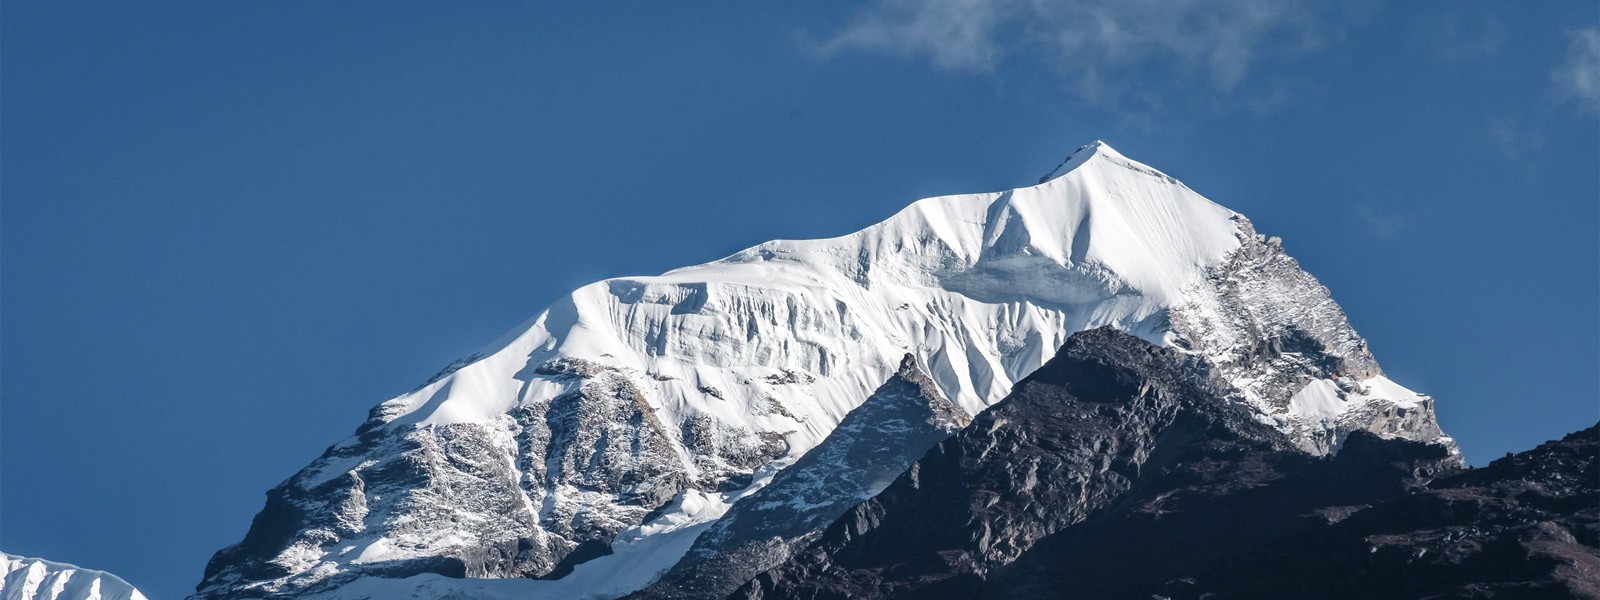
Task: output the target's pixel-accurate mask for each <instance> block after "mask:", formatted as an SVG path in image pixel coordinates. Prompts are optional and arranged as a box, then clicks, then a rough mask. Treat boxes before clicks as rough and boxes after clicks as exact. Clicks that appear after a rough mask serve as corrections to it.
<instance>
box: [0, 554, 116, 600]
mask: <svg viewBox="0 0 1600 600" xmlns="http://www.w3.org/2000/svg"><path fill="white" fill-rule="evenodd" d="M0 600H145V596H144V594H142V593H140V592H139V590H137V589H134V587H133V586H132V585H131V584H129V583H128V582H126V581H123V580H122V578H120V577H117V576H116V575H112V574H110V573H107V572H105V571H96V570H93V569H85V568H83V567H79V566H77V565H69V564H66V563H58V562H52V561H48V560H44V559H39V558H26V557H22V556H13V555H10V554H5V553H0Z"/></svg>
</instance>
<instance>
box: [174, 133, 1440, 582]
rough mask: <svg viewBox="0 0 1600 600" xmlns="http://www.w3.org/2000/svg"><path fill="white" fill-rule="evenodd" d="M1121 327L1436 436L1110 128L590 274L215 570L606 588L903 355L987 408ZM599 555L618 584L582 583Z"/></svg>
mask: <svg viewBox="0 0 1600 600" xmlns="http://www.w3.org/2000/svg"><path fill="white" fill-rule="evenodd" d="M1108 324H1109V325H1114V326H1116V327H1118V328H1120V329H1123V330H1125V331H1128V332H1131V333H1134V334H1136V335H1139V336H1141V337H1143V338H1145V339H1147V340H1150V341H1152V342H1156V343H1161V344H1167V345H1172V346H1175V347H1178V348H1180V349H1182V350H1184V351H1185V352H1187V353H1189V354H1190V355H1191V356H1192V357H1193V363H1194V372H1195V376H1196V377H1199V378H1205V379H1209V380H1211V381H1212V382H1214V383H1216V384H1217V385H1219V386H1222V387H1224V388H1227V389H1228V390H1230V392H1229V393H1230V394H1231V395H1232V397H1234V398H1235V399H1236V400H1237V401H1239V402H1244V403H1248V404H1250V405H1252V406H1254V407H1255V408H1256V409H1257V410H1258V412H1259V415H1260V419H1261V420H1262V421H1263V422H1267V423H1271V424H1273V425H1275V426H1278V427H1280V428H1282V429H1284V430H1285V431H1289V432H1291V433H1293V434H1294V435H1295V436H1296V437H1297V439H1300V440H1301V441H1302V443H1303V445H1304V447H1305V449H1306V450H1307V451H1308V452H1313V453H1324V452H1327V451H1329V450H1330V449H1332V448H1334V447H1336V446H1337V444H1338V443H1339V441H1340V440H1341V439H1342V436H1343V434H1344V433H1347V432H1349V431H1351V430H1354V429H1369V430H1374V431H1378V432H1380V433H1383V434H1386V435H1393V436H1401V437H1410V438H1417V439H1436V438H1442V437H1443V434H1442V433H1440V432H1439V430H1438V428H1437V425H1436V424H1435V423H1434V420H1433V413H1432V404H1431V400H1430V399H1428V398H1427V397H1425V396H1419V395H1417V394H1415V393H1413V392H1411V391H1409V390H1406V389H1405V388H1403V387H1401V386H1399V385H1397V384H1395V383H1393V382H1391V381H1389V380H1388V379H1386V378H1384V377H1383V374H1382V371H1381V370H1380V369H1379V368H1378V366H1377V363H1376V361H1374V360H1373V359H1372V357H1371V355H1370V354H1369V353H1368V352H1367V348H1366V344H1365V342H1364V341H1362V340H1361V338H1360V337H1358V336H1357V335H1356V334H1355V332H1354V331H1353V330H1351V329H1350V327H1349V325H1348V324H1347V323H1346V320H1345V317H1344V314H1343V313H1342V312H1341V311H1340V310H1339V308H1338V306H1337V305H1335V304H1334V303H1333V302H1332V301H1331V300H1330V299H1329V298H1328V293H1327V290H1326V289H1324V288H1323V287H1322V286H1321V285H1320V284H1318V283H1317V282H1316V280H1315V279H1314V278H1312V277H1311V276H1310V275H1308V274H1306V273H1305V272H1304V271H1302V270H1300V268H1299V266H1298V264H1296V263H1295V262H1294V260H1293V259H1291V258H1289V257H1287V256H1285V255H1284V254H1283V253H1282V251H1281V249H1280V248H1279V246H1278V244H1277V243H1276V240H1270V239H1267V238H1265V237H1263V236H1259V235H1257V234H1256V233H1255V231H1254V230H1253V228H1252V227H1251V225H1250V223H1249V222H1248V221H1247V220H1246V219H1244V218H1243V217H1242V216H1240V215H1238V214H1236V213H1234V212H1232V211H1230V210H1228V209H1226V208H1223V207H1221V206H1219V205H1217V204H1214V203H1212V202H1211V201H1209V200H1207V199H1205V198H1203V197H1201V196H1200V195H1198V194H1196V193H1195V192H1194V191H1192V190H1190V189H1189V188H1188V187H1186V186H1184V185H1183V184H1182V183H1180V182H1178V181H1177V180H1174V179H1172V178H1171V177H1168V176H1166V175H1164V174H1162V173H1161V172H1159V171H1156V170H1155V169H1153V168H1150V167H1148V166H1145V165H1143V164H1140V163H1138V162H1135V161H1132V160H1130V159H1128V158H1126V157H1124V156H1122V155H1121V154H1118V153H1117V152H1116V151H1115V150H1112V149H1111V148H1110V147H1109V146H1106V145H1105V144H1103V143H1099V142H1096V143H1094V144H1090V145H1088V146H1085V147H1083V148H1082V149H1080V150H1079V151H1078V152H1077V153H1075V154H1073V155H1072V157H1070V158H1069V159H1067V161H1066V162H1065V163H1063V164H1062V165H1061V166H1060V167H1058V168H1057V169H1056V170H1055V171H1053V172H1052V173H1051V174H1050V175H1049V176H1047V177H1046V178H1045V181H1043V182H1042V183H1040V184H1038V185H1034V186H1030V187H1023V188H1018V189H1015V190H1011V191H1007V192H1000V193H988V194H972V195H960V196H945V197H938V198H930V199H926V200H920V201H917V202H915V203H913V204H912V205H911V206H909V207H907V208H906V209H904V210H902V211H900V212H899V213H898V214H896V215H894V216H892V217H890V218H889V219H888V220H885V221H883V222H881V223H879V224H877V225H873V226H871V227H868V228H866V229H863V230H861V231H858V232H856V233H853V234H850V235H846V236H843V237H838V238H832V239H825V240H805V241H789V240H782V241H773V242H768V243H765V244H762V245H760V246H756V247H754V248H750V249H748V250H745V251H742V252H739V253H737V254H735V255H733V256H730V257H727V258H724V259H722V260H718V261H715V262H711V263H707V264H703V265H697V266H692V267H685V268H682V269H677V270H674V271H671V272H668V273H666V274H664V275H660V276H653V277H622V278H616V279H608V280H605V281H600V282H597V283H594V284H591V285H588V286H585V287H583V288H581V289H579V290H577V291H575V292H573V293H572V294H571V295H569V296H567V297H565V298H562V299H561V300H559V301H557V302H556V303H555V304H553V305H552V306H550V307H549V308H548V309H546V310H545V311H544V312H542V313H540V314H539V315H538V316H537V317H535V318H534V319H532V320H531V321H530V322H528V323H527V324H525V325H523V326H521V327H519V328H517V329H516V330H514V331H513V332H511V333H510V334H509V335H508V336H507V337H506V338H504V339H502V340H501V341H499V342H497V343H495V344H493V345H491V346H490V347H488V348H486V349H485V350H483V351H482V352H479V353H475V354H473V355H471V356H470V357H468V358H466V359H463V360H462V361H458V363H457V364H455V365H452V367H451V368H450V369H446V371H445V372H443V373H441V374H440V375H439V376H437V377H436V378H434V379H433V380H432V381H430V382H428V383H426V384H425V385H423V386H422V387H420V388H418V389H416V390H415V391H412V392H410V393H407V394H404V395H401V396H399V397H397V398H395V399H393V400H390V401H388V402H385V403H383V404H382V405H380V406H378V407H377V408H375V409H374V410H373V412H372V416H371V418H370V419H369V420H368V422H367V423H365V424H364V425H362V426H361V428H360V429H359V430H358V431H357V435H356V436H353V437H351V438H349V439H347V440H345V441H343V442H340V443H339V444H337V445H335V446H334V447H332V448H330V449H329V451H328V452H327V453H326V454H325V455H324V456H323V457H322V458H320V459H318V460H317V461H316V462H314V463H313V464H312V465H310V466H308V467H307V468H306V469H305V470H303V471H302V472H300V473H299V474H297V475H295V476H294V477H293V478H291V479H290V480H289V481H286V482H285V483H284V484H282V485H280V486H279V487H278V488H276V489H274V490H272V491H271V492H270V493H269V495H268V503H267V506H266V508H265V509H264V510H263V512H262V513H261V515H260V516H258V517H257V519H256V522H255V523H254V524H253V526H252V529H251V532H250V534H249V535H248V536H247V537H246V539H245V540H244V541H243V542H241V543H240V544H239V545H236V546H234V547H230V548H228V549H225V550H223V551H222V552H219V553H218V554H217V556H216V558H214V559H213V561H212V563H211V565H210V566H209V567H208V569H207V574H206V579H205V581H204V582H202V584H201V588H200V592H201V595H202V596H205V597H232V596H237V595H242V594H246V593H263V592H271V591H295V590H298V591H319V592H323V593H328V594H334V596H335V597H337V596H338V595H339V594H341V592H337V591H336V590H337V589H338V588H339V587H340V586H343V585H345V584H346V583H348V582H349V581H351V580H352V579H354V578H356V577H358V576H362V575H375V576H382V577H390V578H403V577H409V576H419V578H418V579H417V581H418V582H423V580H426V582H425V583H426V585H427V586H429V589H434V590H437V589H438V586H440V585H448V581H450V580H449V578H450V577H491V578H502V577H527V578H543V579H544V580H543V581H517V582H505V583H506V584H509V585H512V586H514V587H515V586H523V587H518V588H516V589H517V590H520V591H519V593H525V594H532V595H531V596H530V597H539V596H540V594H539V590H549V592H548V594H546V595H549V596H551V597H556V596H560V597H576V596H580V595H581V594H582V593H594V594H596V595H598V596H603V597H609V596H615V595H618V594H621V593H625V592H627V591H629V589H633V588H635V587H637V586H642V585H644V584H647V583H648V582H649V579H650V577H651V574H653V573H656V572H658V571H660V570H664V569H666V568H668V567H670V566H671V565H672V564H673V562H675V561H676V560H677V557H678V556H681V554H682V552H683V550H684V549H687V547H688V544H689V543H690V542H692V541H693V536H694V535H697V532H698V530H699V528H703V527H704V524H705V523H708V522H709V521H710V520H713V519H716V518H717V517H718V516H720V515H721V514H722V511H723V510H725V508H726V506H727V503H728V502H730V501H732V500H733V499H734V498H735V497H736V496H737V495H738V494H745V493H748V492H749V491H750V489H751V488H753V487H754V486H756V485H759V484H760V483H761V482H763V481H765V480H767V479H768V478H770V475H771V474H772V472H773V471H774V470H776V469H779V468H782V467H784V466H786V465H787V464H788V463H789V462H792V460H793V459H794V458H796V457H798V456H799V455H801V454H803V453H804V452H805V451H806V450H807V449H809V448H811V447H813V446H815V445H816V444H818V443H819V442H820V441H821V440H822V439H823V438H825V437H826V436H827V435H828V434H829V432H830V431H831V430H832V429H833V427H834V426H835V425H836V424H837V423H838V422H839V421H840V419H842V418H843V417H844V415H845V414H846V413H848V412H849V411H850V410H851V409H852V408H854V407H855V406H857V405H858V404H860V403H861V402H862V401H863V400H865V399H866V398H867V397H868V396H869V395H870V394H871V393H872V391H873V390H874V389H876V388H877V387H878V386H880V385H881V384H883V383H884V381H885V380H887V379H888V378H889V377H890V376H891V375H893V374H894V373H895V371H896V367H897V365H898V363H899V361H900V359H901V357H903V356H904V355H906V354H907V353H910V354H911V355H913V356H914V357H915V359H916V361H917V363H918V364H919V365H920V366H921V367H922V369H923V370H925V371H926V372H927V373H928V374H929V375H930V376H931V378H932V379H933V380H934V382H935V383H936V384H937V386H938V388H939V391H940V392H942V393H943V394H944V395H945V397H947V398H949V399H950V400H952V401H954V402H955V403H956V404H958V405H959V406H960V407H962V408H963V409H965V410H966V411H968V412H970V413H977V412H978V411H981V410H983V409H984V408H985V407H986V406H988V405H989V404H991V403H993V402H995V401H997V400H999V399H1000V398H1002V397H1003V396H1005V394H1006V393H1007V392H1008V391H1009V390H1010V388H1011V386H1012V384H1013V383H1014V382H1016V381H1017V380H1019V379H1020V378H1022V377H1023V376H1025V375H1026V374H1028V373H1029V372H1031V371H1032V370H1034V369H1035V368H1037V367H1038V366H1040V365H1041V364H1043V363H1044V361H1045V360H1047V359H1049V358H1050V357H1051V356H1052V355H1054V353H1055V351H1056V349H1057V348H1058V347H1060V345H1061V344H1062V343H1063V342H1064V341H1065V339H1066V338H1067V336H1069V335H1071V334H1072V333H1074V332H1076V331H1080V330H1083V329H1086V328H1091V327H1097V326H1101V325H1108ZM671 536H678V537H680V538H686V539H682V540H678V539H676V538H672V537H671ZM669 539H671V540H674V541H671V542H670V543H668V542H667V540H669ZM662 548H667V550H662ZM606 573H629V574H633V575H630V576H633V577H635V578H638V577H637V574H639V573H644V574H645V576H644V577H643V581H640V582H632V581H631V580H629V582H628V583H626V585H623V584H619V583H618V580H617V579H616V578H614V577H609V576H607V575H606ZM425 574H427V575H425ZM441 576H442V577H441ZM586 576H594V577H595V579H596V580H597V581H600V580H605V584H604V585H605V586H609V587H605V588H604V589H600V588H594V587H589V586H588V584H582V585H579V584H575V583H573V582H574V581H576V580H574V579H573V578H574V577H586ZM440 582H446V583H440ZM419 585H421V583H419ZM574 585H578V586H579V588H581V589H578V590H574V588H573V586H574ZM363 586H367V587H370V584H367V583H364V584H363V585H362V586H357V588H359V587H363ZM501 587H503V586H501V585H500V584H495V585H493V586H489V585H481V586H478V587H477V588H475V589H483V590H487V589H491V588H493V589H501ZM619 587H621V588H628V589H618V588H619ZM357 588H351V589H357ZM344 594H345V596H344V597H357V596H352V595H350V594H349V593H348V592H345V593H344Z"/></svg>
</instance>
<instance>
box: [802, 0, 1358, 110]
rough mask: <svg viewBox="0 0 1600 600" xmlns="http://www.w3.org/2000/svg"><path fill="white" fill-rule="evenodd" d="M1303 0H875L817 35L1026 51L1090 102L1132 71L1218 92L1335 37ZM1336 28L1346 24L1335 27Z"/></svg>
mask: <svg viewBox="0 0 1600 600" xmlns="http://www.w3.org/2000/svg"><path fill="white" fill-rule="evenodd" d="M1315 6H1316V5H1315V4H1314V3H1311V2H1305V1H1300V0H1120V1H1116V2H1106V1H1104V0H924V1H917V0H877V1H876V2H874V3H872V4H870V5H868V6H867V7H866V8H864V9H862V10H861V12H859V13H858V14H857V15H855V17H854V18H853V19H852V20H851V21H850V22H849V23H848V24H846V25H845V26H844V27H843V28H842V29H840V30H839V31H837V32H836V33H834V34H832V35H830V36H825V37H824V38H823V39H821V40H820V41H817V42H815V48H816V50H818V51H819V52H820V53H822V54H824V55H836V54H839V53H844V52H852V51H865V52H876V53H882V54H887V55H894V56H904V57H912V58H921V59H926V60H928V61H929V62H931V63H932V64H933V65H935V66H937V67H940V68H945V69H952V70H957V71H968V72H980V73H983V72H993V71H995V70H996V69H998V68H999V67H1001V66H1002V65H1004V64H1005V63H1006V62H1007V61H1009V60H1014V59H1016V58H1018V57H1019V56H1021V55H1030V56H1035V57H1044V58H1045V60H1047V61H1049V62H1052V63H1054V64H1055V65H1056V66H1057V67H1058V69H1059V73H1060V74H1062V75H1063V76H1064V77H1065V78H1066V80H1067V82H1068V83H1069V85H1070V86H1071V87H1072V88H1073V89H1075V90H1076V91H1077V92H1078V93H1079V94H1080V95H1081V96H1082V97H1083V98H1084V99H1086V100H1090V101H1104V102H1110V101H1115V100H1117V99H1118V98H1120V97H1122V96H1125V95H1137V94H1138V93H1140V92H1139V90H1137V89H1135V87H1136V86H1133V85H1131V84H1129V83H1128V82H1127V81H1126V80H1127V79H1129V78H1126V77H1123V75H1125V74H1127V73H1132V72H1140V73H1142V74H1145V75H1148V76H1149V77H1141V78H1139V79H1140V80H1142V81H1146V82H1148V81H1168V82H1171V83H1173V84H1174V85H1179V86H1182V87H1184V88H1186V89H1192V88H1194V87H1195V86H1196V85H1197V84H1199V87H1200V88H1201V89H1202V91H1203V90H1204V89H1206V88H1209V89H1210V90H1211V91H1212V92H1214V93H1217V94H1228V93H1231V92H1233V91H1234V90H1235V89H1236V88H1238V87H1239V86H1240V84H1241V82H1243V81H1244V80H1245V79H1246V78H1247V77H1248V76H1249V75H1250V74H1251V73H1252V72H1253V71H1254V70H1255V69H1256V68H1257V66H1258V65H1259V63H1261V62H1263V61H1265V60H1268V59H1276V58H1282V57H1285V56H1292V55H1296V54H1300V53H1303V52H1306V51H1309V50H1312V49H1315V48H1317V47H1319V46H1320V45H1322V44H1323V42H1324V41H1325V40H1326V39H1327V36H1328V34H1329V33H1330V32H1329V31H1327V30H1326V27H1327V25H1326V23H1322V24H1319V19H1318V18H1315V17H1316V15H1314V14H1313V12H1314V8H1315ZM1333 33H1335V34H1336V33H1337V32H1333Z"/></svg>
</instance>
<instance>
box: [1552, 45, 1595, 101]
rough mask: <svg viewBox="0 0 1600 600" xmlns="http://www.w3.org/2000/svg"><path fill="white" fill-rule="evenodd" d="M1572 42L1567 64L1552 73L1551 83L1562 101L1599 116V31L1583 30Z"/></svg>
mask: <svg viewBox="0 0 1600 600" xmlns="http://www.w3.org/2000/svg"><path fill="white" fill-rule="evenodd" d="M1571 38H1572V39H1571V42H1570V45H1569V46H1568V47H1567V60H1566V62H1564V63H1562V64H1561V66H1559V67H1556V69H1555V70H1554V71H1551V72H1550V79H1551V80H1553V81H1554V82H1555V84H1556V90H1557V91H1558V92H1559V93H1560V94H1561V95H1562V97H1564V98H1567V99H1570V100H1573V101H1575V102H1577V103H1578V104H1579V105H1580V107H1581V108H1582V109H1584V110H1586V111H1589V112H1593V113H1600V29H1580V30H1578V31H1575V32H1573V33H1572V34H1571Z"/></svg>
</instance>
